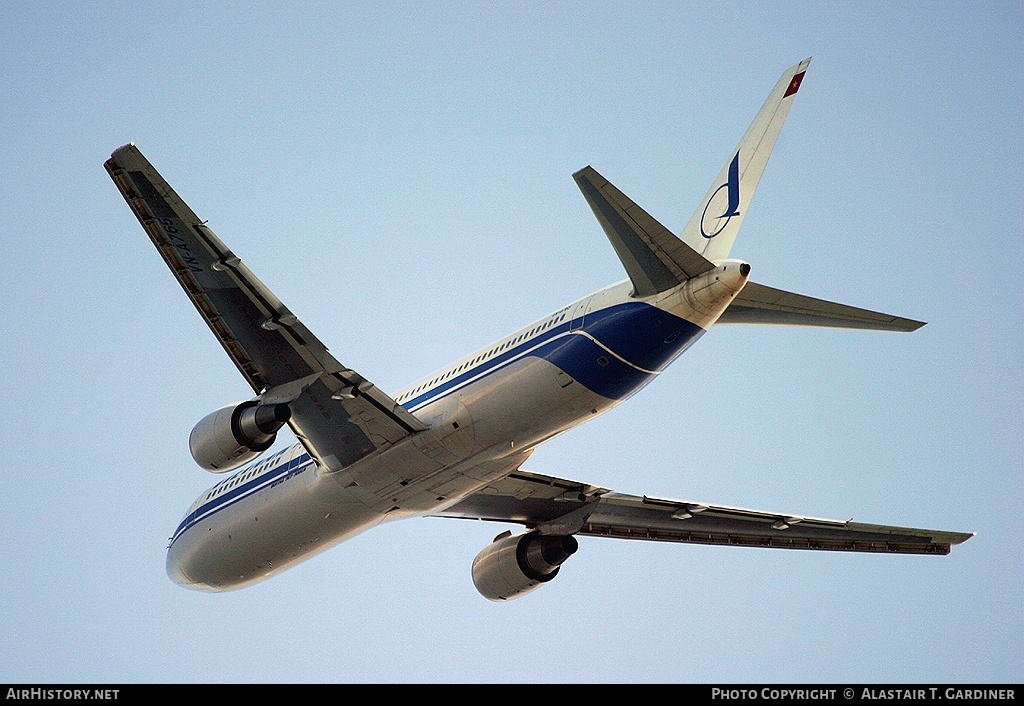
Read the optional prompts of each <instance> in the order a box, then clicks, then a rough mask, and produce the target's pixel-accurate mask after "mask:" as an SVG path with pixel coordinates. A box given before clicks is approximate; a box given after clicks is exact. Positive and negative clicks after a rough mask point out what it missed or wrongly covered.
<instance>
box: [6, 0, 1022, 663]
mask: <svg viewBox="0 0 1024 706" xmlns="http://www.w3.org/2000/svg"><path fill="white" fill-rule="evenodd" d="M1022 20H1024V10H1022V9H1021V5H1020V3H1019V2H982V3H977V2H972V3H967V2H963V3H950V2H934V3H919V4H911V3H854V4H849V3H814V2H810V3H807V2H789V3H749V4H748V3H714V4H711V3H708V4H692V3H687V2H664V3H659V2H635V1H634V2H621V3H609V2H593V1H588V2H560V3H552V2H543V3H528V2H520V3H507V2H503V3H491V2H472V3H452V2H443V3H441V2H438V3H431V2H416V3H413V2H398V3H367V4H360V5H359V6H356V4H355V3H294V2H293V3H216V2H213V3H211V2H195V3H173V2H171V3H137V4H130V3H122V2H117V3H104V2H96V3H78V2H67V3H53V2H49V3H44V2H13V1H12V2H4V3H2V4H0V66H2V67H3V68H2V70H0V160H2V165H3V170H4V177H3V178H2V180H0V244H2V246H3V247H2V252H3V254H4V260H5V262H4V265H3V272H4V276H3V277H0V288H2V290H0V291H2V294H3V302H4V304H5V306H4V308H3V313H2V314H0V316H2V319H0V320H2V321H3V322H4V324H5V328H6V331H7V333H6V335H5V336H4V337H3V338H2V342H0V361H2V363H3V370H4V375H5V383H4V386H3V390H4V391H3V393H2V394H3V396H2V398H0V399H2V401H3V403H4V404H3V407H4V409H5V410H6V413H7V414H6V417H7V420H8V422H7V424H6V425H4V427H3V430H2V432H0V435H2V436H0V439H2V442H3V446H4V448H5V450H6V453H7V456H8V463H7V464H6V471H5V473H3V475H2V479H0V498H2V499H0V507H2V512H0V625H2V626H3V639H2V640H0V681H13V682H136V681H140V682H177V681H187V682H192V681H204V682H205V681H210V682H250V681H275V682H280V681H284V682H288V681H332V682H350V681H358V682H363V681H372V682H379V681H386V682H392V681H429V682H465V681H485V682H486V681H513V682H519V681H531V682H532V681H541V682H576V681H644V682H647V681H658V682H661V681H671V682H676V681H682V682H691V681H696V682H714V681H730V682H748V681H780V682H800V681H838V682H842V681H847V682H873V681H886V682H888V681H893V682H900V681H904V682H964V681H966V682H979V681H980V682H990V681H1016V682H1020V681H1021V680H1022V678H1024V666H1022V665H1024V648H1022V643H1024V641H1022V640H1021V635H1022V634H1024V560H1022V556H1024V539H1022V533H1021V518H1020V508H1021V506H1022V504H1024V480H1022V478H1024V473H1022V471H1024V462H1022V460H1021V448H1022V444H1024V434H1022V431H1021V429H1022V412H1024V409H1022V407H1024V405H1022V382H1024V380H1022V362H1024V361H1022V359H1024V317H1022V296H1021V292H1022V284H1024V282H1022V279H1024V277H1022V274H1021V269H1022V265H1024V261H1022V260H1024V258H1022V247H1021V242H1022V241H1021V238H1022V230H1024V218H1022V207H1021V202H1022V196H1024V194H1022V184H1024V178H1022V177H1024V174H1022V171H1024V167H1022V165H1024V160H1022V157H1024V149H1022V126H1024V108H1022V102H1024V70H1022V59H1021V57H1022V56H1024V39H1022V37H1024V31H1022V30H1024V21H1022ZM807 56H813V57H814V60H813V62H812V63H811V67H810V69H809V71H808V73H807V78H806V80H805V81H804V83H803V86H802V88H801V90H800V94H799V96H798V97H797V100H796V102H795V104H794V105H793V108H792V110H791V111H790V114H789V119H788V122H787V123H786V126H785V128H784V130H783V133H782V136H781V138H780V140H779V143H778V146H777V148H776V150H775V153H774V156H773V157H772V160H771V162H770V163H769V165H768V168H767V170H766V172H765V175H764V178H763V180H762V182H761V185H760V188H759V190H758V193H757V196H756V197H755V199H754V202H753V205H752V208H751V209H750V212H749V215H748V216H747V217H746V220H745V224H744V228H743V231H742V232H741V233H740V236H739V239H738V240H737V244H736V247H735V248H734V249H733V255H734V256H736V257H741V258H744V259H746V260H748V261H749V262H750V263H752V265H753V274H752V277H753V278H754V279H755V280H757V281H759V282H763V283H765V284H768V285H772V286H776V287H782V288H785V289H791V290H796V291H800V292H803V293H806V294H810V295H814V296H819V297H823V298H828V299H833V300H838V301H843V302H847V303H850V304H854V305H858V306H863V307H868V308H873V309H880V310H883V311H889V312H892V313H896V314H899V315H903V316H907V317H911V318H917V319H922V320H925V321H928V322H929V323H928V325H927V326H926V327H924V328H923V329H921V330H920V331H917V332H916V333H913V334H886V333H876V332H857V331H833V330H826V329H803V328H800V329H798V328H753V327H719V328H716V329H714V330H712V331H711V332H710V333H709V334H708V335H707V336H705V337H704V338H703V339H702V340H701V341H700V342H699V343H698V345H696V346H695V347H694V348H693V349H691V350H690V351H689V352H688V353H687V354H686V355H684V356H683V357H682V358H680V359H679V360H678V361H677V362H676V363H675V364H674V366H673V367H672V368H670V369H669V370H668V371H667V372H666V373H665V374H664V375H662V376H661V377H660V379H658V380H657V381H655V383H653V384H652V385H650V386H649V387H648V388H646V389H645V390H643V391H642V392H641V393H640V394H638V395H637V396H636V397H634V398H633V399H631V400H630V401H629V402H628V403H627V404H625V405H622V406H620V407H619V408H617V409H615V410H613V411H612V412H610V413H609V414H607V415H605V416H603V417H601V418H599V419H597V420H594V421H593V422H591V423H590V424H588V425H586V426H583V427H580V428H578V429H576V430H574V431H573V432H571V433H568V434H566V435H564V436H562V437H560V438H558V439H556V440H555V441H553V442H551V443H549V444H548V445H546V446H544V447H542V448H541V449H540V450H539V451H538V452H537V453H536V454H535V455H534V457H533V458H532V459H531V461H530V462H529V464H528V466H527V468H528V469H530V470H533V471H536V472H539V473H548V474H553V475H558V476H563V477H568V478H575V479H579V480H584V481H587V482H591V483H595V484H600V485H603V486H605V487H608V488H613V489H615V490H619V491H622V492H629V493H636V494H648V495H653V496H660V497H672V498H680V499H686V500H694V501H705V502H715V503H719V504H728V505H736V506H741V507H751V508H757V509H764V510H773V511H779V512H791V513H797V514H806V515H815V516H819V517H829V518H837V519H845V518H849V517H854V518H855V519H856V520H858V521H863V522H873V523H884V524H900V525H908V526H916V527H929V528H937V529H948V530H957V531H974V532H977V533H978V536H977V537H975V538H973V539H971V540H970V541H968V542H967V543H966V544H964V545H961V546H959V547H956V548H954V550H953V552H952V554H951V555H950V556H947V557H904V556H864V555H847V554H838V553H815V552H786V551H776V550H753V549H732V548H718V547H703V546H683V545H671V544H656V543H643V542H626V541H619V540H604V539H594V538H583V539H581V540H580V550H579V552H578V553H577V554H576V555H575V556H574V557H572V559H570V560H569V562H567V563H566V564H565V566H564V568H563V569H562V572H561V573H560V575H559V576H558V578H557V579H556V580H555V581H553V582H552V583H551V584H549V585H547V586H545V587H543V588H542V589H540V590H538V591H536V592H534V593H532V594H530V595H528V596H526V597H524V598H522V599H520V600H517V601H514V602H511V603H508V604H494V603H490V602H488V601H487V600H485V599H484V598H482V597H481V596H479V595H478V594H477V592H476V590H475V589H474V587H473V584H472V581H471V579H470V563H471V562H472V560H473V557H474V556H475V555H476V554H477V552H478V551H480V549H482V548H483V547H484V546H485V545H486V544H487V543H488V542H490V541H491V539H492V538H493V537H494V535H496V534H497V533H499V532H501V531H503V530H504V529H506V527H505V526H503V525H497V524H488V523H480V522H463V521H454V520H438V519H425V520H414V521H406V522H399V523H394V524H391V525H388V526H384V527H381V528H378V529H376V530H373V531H371V532H368V533H366V534H363V535H361V536H360V537H358V538H356V539H354V540H352V541H350V542H348V543H346V544H343V545H341V546H339V547H337V548H335V549H333V550H331V551H329V552H327V553H325V554H323V555H321V556H319V557H317V558H315V559H313V560H311V561H308V562H306V563H304V564H302V565H300V566H299V567H297V568H295V569H292V570H290V571H287V572H285V573H284V574H282V575H280V576H278V577H276V578H274V579H272V580H270V581H267V582H265V583H263V584H260V585H258V586H255V587H252V588H249V589H245V590H243V591H239V592H233V593H226V594H205V593H198V592H192V591H188V590H185V589H182V588H180V587H178V586H176V585H174V584H172V583H171V582H170V581H169V579H168V578H167V577H166V575H165V572H164V556H165V546H166V543H167V538H168V537H169V536H170V534H171V532H172V531H173V529H174V527H175V526H176V525H177V523H178V522H179V520H180V518H181V516H182V515H183V514H184V512H185V510H186V509H187V508H188V506H189V504H190V503H191V502H192V501H193V500H194V499H195V497H196V496H197V495H199V494H200V493H201V492H202V491H203V490H205V489H206V488H207V487H208V486H209V485H211V484H212V483H213V482H214V481H215V480H216V478H215V477H214V476H211V475H209V474H207V473H205V472H203V471H202V470H200V469H199V468H198V467H196V466H195V465H194V464H193V462H192V461H191V459H190V457H189V454H188V449H187V438H188V433H189V431H190V430H191V428H192V425H193V424H194V423H195V422H196V421H197V420H198V419H200V418H201V417H202V416H204V415H205V414H206V413H208V412H210V411H212V410H213V409H216V408H217V407H220V406H222V405H224V404H227V403H229V402H233V401H236V400H240V399H244V398H246V397H247V396H248V394H249V389H248V387H247V386H246V385H245V383H244V382H243V380H242V378H241V377H240V376H239V375H238V374H237V371H236V370H235V368H234V366H233V365H232V364H231V362H230V361H229V360H228V359H227V358H226V357H225V356H224V354H223V351H222V350H221V348H220V346H219V345H218V344H217V343H216V341H215V340H214V338H213V337H212V336H211V335H210V332H209V330H208V329H207V328H206V325H205V324H204V323H203V322H202V321H201V319H200V318H199V316H198V315H197V314H196V312H195V310H194V309H193V307H192V305H191V304H190V303H189V301H188V300H187V298H186V296H185V295H184V293H183V292H182V291H181V289H180V287H179V286H178V284H177V283H176V282H175V281H174V279H173V277H172V276H171V274H170V273H169V272H168V271H167V268H166V266H165V265H164V264H163V262H162V260H161V259H160V257H159V256H158V254H157V252H156V251H155V249H154V248H153V246H152V244H151V243H150V242H149V240H148V238H147V237H146V235H145V233H144V232H143V231H142V229H141V228H140V227H139V224H138V223H137V221H136V220H135V218H134V216H132V214H131V213H130V211H129V209H128V208H127V206H126V204H125V203H124V201H123V199H122V198H121V196H120V194H119V193H118V192H117V190H116V189H115V187H114V185H113V184H112V183H111V182H110V179H109V177H108V176H107V174H106V172H105V171H104V170H103V166H102V165H103V161H104V160H105V159H106V158H107V157H108V156H109V154H110V152H111V151H112V150H114V149H115V148H117V147H118V146H120V145H122V144H124V143H126V142H128V141H135V142H136V143H137V144H138V145H139V147H140V149H141V150H142V151H143V152H144V154H145V155H146V156H147V157H148V158H149V159H150V160H151V161H152V162H153V163H154V165H155V166H156V167H157V169H158V170H160V171H161V173H162V174H163V175H164V176H165V177H166V178H167V179H168V181H169V182H170V183H171V184H172V185H173V186H174V187H175V188H176V189H177V191H178V192H179V193H180V194H181V195H182V197H183V198H185V200H186V201H188V202H189V204H190V205H191V206H192V207H193V209H194V210H195V211H196V212H197V213H198V214H200V216H201V217H202V218H207V219H209V222H210V226H211V227H212V228H213V229H214V230H215V231H216V232H217V234H218V235H219V236H220V237H221V238H222V239H223V240H224V241H225V242H226V243H227V244H228V245H229V246H230V247H231V248H232V249H233V250H234V251H235V252H236V253H237V254H238V255H239V256H241V257H242V258H243V259H244V260H245V261H246V262H247V263H248V265H249V266H250V267H251V268H252V270H253V271H254V272H256V273H257V275H258V276H259V277H260V278H261V279H262V280H263V281H264V282H265V283H266V284H267V285H268V286H269V287H271V288H272V289H273V290H274V292H275V293H276V294H277V295H278V296H279V297H280V298H281V299H282V300H283V301H284V302H285V303H286V304H287V305H288V306H289V307H290V308H291V309H292V310H293V311H294V312H296V314H298V315H299V316H300V317H301V318H302V319H303V321H304V322H305V323H306V324H307V325H308V326H309V327H310V328H311V329H312V330H313V331H315V332H316V333H317V334H318V336H319V337H320V338H321V339H322V340H323V341H324V342H325V343H326V344H327V345H328V346H330V348H331V350H332V352H333V353H334V355H335V356H336V357H337V358H338V359H339V360H341V361H342V362H343V363H345V364H346V365H349V366H351V367H353V368H355V369H356V370H358V371H359V372H360V373H362V374H363V375H365V376H366V377H367V378H369V379H371V380H373V381H374V382H376V383H377V384H378V385H379V386H380V387H381V388H383V389H384V390H389V391H393V390H396V389H398V388H400V387H401V386H403V385H405V384H406V383H409V382H412V381H413V380H414V379H416V378H418V377H420V376H422V375H425V374H427V373H429V372H430V371H432V370H434V369H436V368H438V367H440V366H442V365H444V364H446V363H448V362H450V361H452V360H454V359H456V358H459V357H461V356H462V355H464V354H466V353H468V352H469V351H471V350H474V349H476V348H478V347H481V346H483V345H485V344H487V343H489V342H490V341H492V340H494V339H497V338H499V337H501V336H503V335H504V334H506V333H508V332H510V331H512V330H513V329H515V328H518V327H520V326H522V325H524V324H526V323H528V322H529V321H532V320H533V319H536V318H538V317H540V316H542V315H544V314H547V313H548V312H550V311H553V310H555V309H557V308H559V307H561V306H563V305H564V304H566V303H568V302H570V301H572V300H574V299H576V298H578V297H580V296H582V295H584V294H586V293H587V292H589V291H591V290H594V289H598V288H600V287H602V286H604V285H606V284H609V283H611V282H614V281H617V280H620V279H623V278H624V276H625V275H624V272H623V270H622V267H621V265H620V264H619V262H618V260H617V258H616V257H615V255H614V252H613V250H612V248H611V246H610V245H609V243H608V242H607V240H606V238H605V236H604V234H603V233H602V231H601V229H600V227H599V226H598V224H597V222H596V221H595V220H594V218H593V215H592V214H591V212H590V209H589V208H588V207H587V205H586V202H585V201H584V200H583V198H582V196H581V195H580V194H579V192H578V190H577V188H576V186H575V184H574V183H573V181H572V179H571V177H570V175H571V174H572V172H574V171H575V170H577V169H579V168H581V167H583V166H585V165H587V164H591V165H593V166H594V167H595V168H596V169H597V170H598V171H600V172H601V173H602V174H603V175H604V176H605V177H607V178H608V179H610V180H611V181H612V182H613V183H615V184H616V185H617V186H618V187H619V188H621V189H622V190H623V191H624V192H625V193H627V194H629V195H630V196H631V197H632V198H633V199H634V200H636V201H637V202H638V203H639V204H641V205H642V206H644V207H645V208H646V209H647V210H648V211H649V212H650V213H651V214H652V215H654V216H655V217H656V218H658V219H660V220H661V221H662V222H663V223H665V224H666V225H667V226H668V227H670V228H672V229H675V230H677V231H678V230H679V229H681V228H682V226H683V225H684V224H685V223H686V221H687V219H688V218H689V216H690V214H691V213H692V212H693V210H694V208H696V206H697V203H698V201H699V199H700V198H701V196H703V194H704V193H705V191H706V189H707V187H708V186H709V185H710V183H711V179H712V178H714V176H715V175H716V174H717V173H718V170H719V169H720V168H721V166H722V165H723V164H724V162H725V160H726V159H727V158H728V156H729V155H730V154H731V152H730V151H731V150H732V149H733V148H734V146H735V145H736V143H737V142H738V140H739V138H740V136H741V135H742V133H743V131H744V130H745V129H746V126H747V125H748V123H749V122H750V120H751V119H752V118H753V116H754V114H755V113H756V112H757V110H758V108H759V107H760V105H761V103H762V101H763V100H764V98H765V96H766V95H767V94H768V92H769V90H770V89H771V88H772V86H773V85H774V84H775V81H776V80H777V78H778V77H779V75H780V74H781V73H782V71H783V70H785V69H786V68H787V67H789V66H791V65H792V64H794V63H796V62H797V61H799V60H800V59H803V58H805V57H807ZM290 441H291V438H290V437H289V438H288V439H282V440H281V442H279V443H282V444H283V443H286V442H287V443H290Z"/></svg>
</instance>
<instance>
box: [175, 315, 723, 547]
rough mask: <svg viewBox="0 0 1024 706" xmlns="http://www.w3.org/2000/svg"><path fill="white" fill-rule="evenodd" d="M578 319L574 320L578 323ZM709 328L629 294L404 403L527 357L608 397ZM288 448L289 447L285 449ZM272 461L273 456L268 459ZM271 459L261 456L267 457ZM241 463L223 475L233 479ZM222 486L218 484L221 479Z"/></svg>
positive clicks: (200, 515)
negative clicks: (233, 471)
mask: <svg viewBox="0 0 1024 706" xmlns="http://www.w3.org/2000/svg"><path fill="white" fill-rule="evenodd" d="M577 322H578V319H573V320H572V323H577ZM703 333H704V330H703V329H702V328H700V327H699V326H697V325H696V324H693V323H690V322H689V321H686V320H685V319H682V318H679V317H678V316H674V315H673V314H670V313H668V312H667V311H664V310H662V309H658V308H657V307H655V306H651V305H650V304H645V303H643V302H625V303H623V304H616V305H614V306H610V307H608V308H606V309H601V310H599V311H595V312H589V313H587V314H586V316H585V318H584V321H583V325H582V326H579V325H578V324H577V327H576V328H574V329H572V330H570V320H568V319H567V320H566V321H565V322H564V323H561V324H559V325H557V326H553V327H551V328H550V329H548V330H546V331H543V332H541V333H539V334H537V335H535V336H534V337H533V338H531V339H528V340H526V341H523V342H522V343H520V344H518V345H515V346H512V347H510V348H509V349H508V350H506V351H503V352H501V353H499V354H497V355H493V356H492V357H490V358H487V359H486V360H483V361H480V362H479V363H478V364H477V365H475V366H473V367H471V368H469V369H467V370H466V371H464V372H462V373H460V374H458V375H456V376H454V377H452V378H451V379H449V380H445V381H444V382H441V383H438V384H436V385H435V386H434V387H431V388H429V389H427V390H425V391H424V392H423V393H421V394H419V395H417V396H416V397H413V398H411V399H409V400H406V401H405V402H403V403H402V405H403V406H404V407H405V408H406V409H408V410H409V411H411V412H415V411H416V410H418V409H420V408H422V407H424V406H425V405H427V404H430V403H431V402H434V401H436V400H438V399H440V398H442V397H445V396H447V395H448V394H450V393H452V392H454V391H456V390H459V389H461V388H463V387H465V386H466V385H469V384H471V383H474V382H476V381H478V380H480V379H482V378H484V377H487V376H488V375H490V374H492V373H494V372H496V371H498V370H500V369H502V368H504V367H506V366H508V365H511V364H512V363H514V362H515V361H517V360H520V359H522V358H524V357H536V358H542V359H544V360H547V361H548V362H550V363H551V364H552V365H555V366H557V367H558V368H559V369H561V370H562V371H564V372H565V373H566V374H568V375H569V376H571V377H572V378H573V379H574V380H576V381H577V382H579V383H580V384H581V385H583V386H584V387H586V388H587V389H588V390H591V391H592V392H595V393H596V394H598V395H601V396H602V397H605V398H607V399H610V400H621V399H624V398H625V397H628V396H629V395H631V394H633V393H634V392H636V391H637V390H639V389H640V388H641V387H643V386H644V385H646V384H647V383H648V382H650V380H651V379H652V378H653V377H654V375H656V374H657V372H659V371H661V370H662V369H663V368H664V367H665V366H666V365H668V364H669V363H670V362H672V360H673V359H675V358H676V357H677V356H678V355H679V354H680V353H682V352H683V351H684V350H686V348H688V347H689V346H690V345H691V344H692V343H693V342H694V341H696V340H697V339H698V338H700V336H701V335H702V334H703ZM281 453H284V452H281ZM268 460H270V461H272V460H273V459H268ZM266 461H267V460H264V461H262V462H263V463H266ZM311 463H312V460H311V459H310V457H309V454H305V453H304V454H301V455H299V456H297V457H296V458H294V459H292V460H291V461H288V462H287V463H282V464H280V465H278V466H276V467H273V468H269V469H268V470H265V471H264V472H262V473H260V474H257V475H256V476H254V477H253V478H252V479H250V480H248V481H246V482H244V483H240V484H239V485H238V487H236V488H232V489H231V490H228V491H222V492H218V491H217V488H214V489H213V490H212V491H211V492H212V493H213V497H212V498H211V499H210V500H209V501H208V502H205V503H202V504H200V505H199V506H198V507H196V508H195V510H193V511H192V512H190V513H189V514H188V515H186V516H185V518H184V519H183V520H182V521H181V524H180V525H178V528H177V530H176V531H175V532H174V535H173V536H172V537H171V544H173V543H174V542H175V541H176V540H177V539H178V537H180V536H181V535H182V533H184V532H185V531H186V530H188V529H189V528H190V527H193V526H194V525H195V524H197V523H198V522H200V521H201V520H204V519H207V518H209V517H210V516H211V515H213V514H214V513H216V512H219V511H221V510H223V509H225V508H227V507H229V506H231V505H234V504H235V503H237V502H239V501H241V500H243V499H244V498H247V497H249V496H251V495H253V494H254V493H256V492H258V491H260V490H263V489H264V488H268V487H270V486H272V485H275V484H276V483H277V482H278V481H281V480H284V479H286V478H288V477H290V476H292V475H295V474H297V473H301V472H302V471H304V470H305V469H306V468H308V467H309V465H310V464H311ZM248 470H249V469H248V468H245V469H242V470H241V471H239V472H238V473H237V474H235V476H232V477H231V478H228V479H225V480H224V481H223V483H222V485H229V484H231V483H232V482H233V479H234V478H236V477H237V476H239V475H244V474H245V473H246V472H247V471H248ZM217 487H220V486H217Z"/></svg>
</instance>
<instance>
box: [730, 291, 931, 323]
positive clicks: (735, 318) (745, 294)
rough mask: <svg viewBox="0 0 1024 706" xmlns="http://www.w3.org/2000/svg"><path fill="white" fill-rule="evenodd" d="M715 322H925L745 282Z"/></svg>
mask: <svg viewBox="0 0 1024 706" xmlns="http://www.w3.org/2000/svg"><path fill="white" fill-rule="evenodd" d="M717 323H719V324H775V325H783V326H829V327H833V328H859V329H872V330H876V331H916V330H917V329H919V328H921V327H922V326H924V323H925V322H923V321H914V320H913V319H904V318H902V317H900V316H893V315H891V314H883V313H880V312H877V311H869V310H867V309H859V308H857V307H855V306H847V305H846V304H837V303H835V302H830V301H825V300H824V299H815V298H814V297H808V296H804V295H803V294H794V293H793V292H785V291H783V290H781V289H774V288H773V287H766V286H764V285H763V284H757V283H756V282H747V285H746V286H745V287H744V288H743V291H742V292H740V293H739V295H738V296H737V297H736V298H735V299H734V300H733V302H732V304H730V305H729V308H728V309H726V310H725V313H724V314H722V316H721V317H720V318H719V319H718V321H717Z"/></svg>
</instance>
